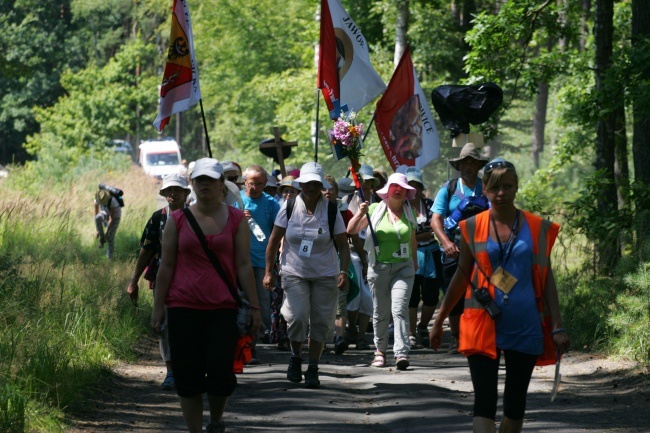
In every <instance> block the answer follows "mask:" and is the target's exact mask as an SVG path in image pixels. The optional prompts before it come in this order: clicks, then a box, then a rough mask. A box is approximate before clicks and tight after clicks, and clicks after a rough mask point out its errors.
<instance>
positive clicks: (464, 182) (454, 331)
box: [431, 143, 488, 354]
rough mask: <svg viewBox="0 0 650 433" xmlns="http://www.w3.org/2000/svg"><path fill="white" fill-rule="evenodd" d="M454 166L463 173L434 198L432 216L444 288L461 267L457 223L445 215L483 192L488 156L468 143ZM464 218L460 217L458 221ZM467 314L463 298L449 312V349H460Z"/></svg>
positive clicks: (448, 214) (455, 351)
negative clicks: (451, 223)
mask: <svg viewBox="0 0 650 433" xmlns="http://www.w3.org/2000/svg"><path fill="white" fill-rule="evenodd" d="M448 162H449V165H451V166H452V167H453V168H454V169H456V170H458V171H459V172H460V177H458V178H456V179H452V180H450V181H448V182H446V183H445V184H444V185H443V186H442V187H441V188H440V189H439V190H438V194H437V195H436V198H435V200H434V202H433V217H432V218H431V228H432V229H433V232H434V233H435V234H436V237H437V238H438V241H439V242H440V245H441V247H442V250H443V257H442V263H443V275H444V278H445V282H444V285H443V291H444V290H445V288H446V287H447V285H448V284H449V281H450V280H451V277H452V276H453V275H454V272H456V268H457V267H458V254H459V250H458V245H457V244H456V242H455V240H456V236H455V232H456V231H457V229H458V225H457V224H456V226H455V227H450V228H446V227H445V218H447V217H448V216H450V215H451V214H452V213H453V212H454V210H456V208H457V207H458V205H459V204H460V203H461V201H462V200H463V199H465V198H466V197H477V196H481V195H482V194H483V185H482V183H481V179H479V178H478V172H479V170H480V169H481V168H483V166H484V165H485V164H487V162H488V159H487V158H483V157H481V155H480V154H479V151H478V149H477V148H476V146H474V143H467V144H466V145H465V146H463V148H462V149H461V151H460V155H459V156H458V158H452V159H450V160H449V161H448ZM450 183H451V185H452V187H453V184H454V183H455V184H456V186H455V188H453V189H454V192H453V194H451V196H450V194H449V191H448V187H449V185H450ZM458 222H460V219H459V220H458V221H456V223H458ZM461 314H463V302H462V301H460V302H458V303H457V304H456V305H455V306H454V308H453V310H452V311H451V313H449V328H450V329H451V335H452V337H453V339H452V342H451V344H450V345H449V353H451V354H456V353H458V332H459V327H460V315H461Z"/></svg>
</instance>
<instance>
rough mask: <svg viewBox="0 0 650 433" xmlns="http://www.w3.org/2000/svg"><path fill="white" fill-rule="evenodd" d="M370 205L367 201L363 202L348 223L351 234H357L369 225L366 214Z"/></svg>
mask: <svg viewBox="0 0 650 433" xmlns="http://www.w3.org/2000/svg"><path fill="white" fill-rule="evenodd" d="M368 206H369V205H368V202H367V201H364V202H363V203H361V206H359V210H358V211H357V213H355V214H354V216H353V217H352V219H351V220H350V222H349V223H348V228H347V231H348V233H349V234H351V235H356V234H357V233H359V232H360V231H361V230H363V229H365V228H366V227H368V218H366V214H367V213H368Z"/></svg>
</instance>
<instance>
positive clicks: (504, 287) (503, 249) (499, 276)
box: [490, 210, 519, 305]
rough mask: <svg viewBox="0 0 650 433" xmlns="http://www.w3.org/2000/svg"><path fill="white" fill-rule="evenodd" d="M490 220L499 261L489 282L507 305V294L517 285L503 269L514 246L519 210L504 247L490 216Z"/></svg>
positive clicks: (513, 278)
mask: <svg viewBox="0 0 650 433" xmlns="http://www.w3.org/2000/svg"><path fill="white" fill-rule="evenodd" d="M490 220H491V221H492V226H493V227H494V235H495V236H496V238H497V242H498V243H499V261H498V262H497V269H496V270H495V271H494V273H493V274H492V276H491V277H490V282H491V283H492V284H494V286H495V287H497V288H498V289H499V290H501V291H502V292H503V293H504V296H503V304H504V305H508V293H510V290H512V288H513V287H514V285H515V284H516V283H517V278H516V277H515V276H514V275H512V274H511V273H509V272H508V271H506V270H505V269H504V267H505V265H506V264H507V263H508V260H509V259H510V257H511V256H512V249H513V248H514V245H515V237H516V236H517V235H516V233H517V227H518V225H519V210H517V214H516V216H515V221H514V222H513V223H512V228H511V231H510V236H509V237H508V240H507V241H506V243H505V245H504V244H502V243H501V238H499V232H498V230H497V224H496V222H495V221H494V218H493V217H492V215H491V214H490Z"/></svg>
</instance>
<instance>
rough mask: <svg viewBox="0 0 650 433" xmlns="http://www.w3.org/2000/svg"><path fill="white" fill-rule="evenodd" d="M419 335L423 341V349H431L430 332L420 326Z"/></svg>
mask: <svg viewBox="0 0 650 433" xmlns="http://www.w3.org/2000/svg"><path fill="white" fill-rule="evenodd" d="M418 335H419V336H420V339H421V340H422V347H429V330H428V329H427V328H420V327H419V326H418Z"/></svg>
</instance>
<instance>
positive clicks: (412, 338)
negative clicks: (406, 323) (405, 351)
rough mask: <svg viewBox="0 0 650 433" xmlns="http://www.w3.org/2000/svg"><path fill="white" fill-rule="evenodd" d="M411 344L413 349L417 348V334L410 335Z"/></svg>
mask: <svg viewBox="0 0 650 433" xmlns="http://www.w3.org/2000/svg"><path fill="white" fill-rule="evenodd" d="M409 345H410V346H411V349H417V347H418V339H417V338H415V335H409Z"/></svg>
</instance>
